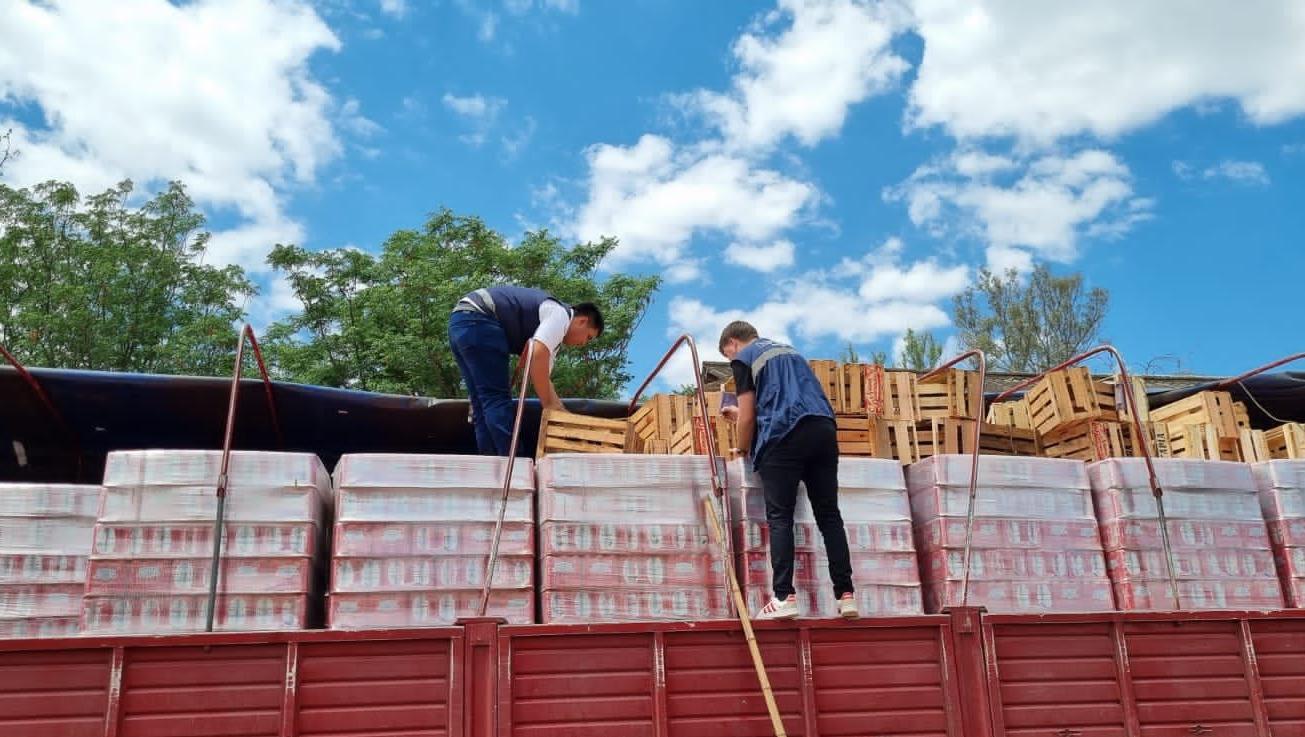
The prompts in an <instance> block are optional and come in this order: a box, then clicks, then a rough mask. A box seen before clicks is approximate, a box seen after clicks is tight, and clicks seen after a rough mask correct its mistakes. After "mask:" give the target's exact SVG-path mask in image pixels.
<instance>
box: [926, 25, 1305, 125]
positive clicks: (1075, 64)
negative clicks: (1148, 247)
mask: <svg viewBox="0 0 1305 737" xmlns="http://www.w3.org/2000/svg"><path fill="white" fill-rule="evenodd" d="M912 5H913V8H914V13H915V19H916V30H917V32H918V33H919V34H920V36H921V37H922V38H923V40H924V55H923V59H922V61H921V64H920V67H919V72H918V75H917V79H916V82H915V84H914V85H913V86H912V88H911V92H910V112H909V115H908V124H909V125H911V126H917V127H927V126H935V125H937V126H942V127H943V128H944V129H945V130H946V131H947V132H948V133H950V134H951V135H953V136H955V137H958V138H962V139H966V138H974V137H982V136H1015V137H1018V138H1020V139H1021V140H1024V141H1029V142H1034V143H1048V142H1052V141H1055V140H1058V139H1060V138H1063V137H1065V136H1071V135H1076V134H1083V133H1087V134H1092V135H1096V136H1103V137H1113V136H1117V135H1120V134H1122V133H1125V132H1128V131H1131V130H1136V129H1138V128H1140V127H1143V126H1145V125H1148V124H1150V123H1153V122H1155V121H1156V120H1158V119H1160V118H1161V117H1163V116H1164V115H1166V114H1168V113H1169V112H1171V111H1173V110H1176V109H1179V108H1184V107H1189V106H1203V107H1208V106H1209V104H1210V103H1212V102H1213V103H1217V102H1218V101H1220V100H1228V101H1231V102H1233V103H1235V104H1236V105H1237V106H1238V107H1239V108H1240V110H1241V112H1242V113H1243V114H1244V115H1245V116H1246V117H1247V118H1249V119H1250V120H1251V121H1252V122H1253V123H1255V124H1259V125H1268V124H1273V123H1278V122H1281V121H1284V120H1287V119H1288V118H1291V117H1294V116H1297V115H1300V114H1302V113H1305V85H1302V84H1301V83H1300V80H1301V79H1302V78H1305V4H1301V3H1297V2H1251V3H1209V4H1205V5H1202V6H1201V9H1200V12H1190V13H1177V14H1176V13H1175V9H1174V7H1173V6H1171V5H1168V4H1165V3H1145V2H1136V1H1135V0H1098V1H1097V2H1091V3H1078V4H1072V3H1071V4H1067V3H1037V2H1033V3H1029V2H1017V1H1015V0H912Z"/></svg>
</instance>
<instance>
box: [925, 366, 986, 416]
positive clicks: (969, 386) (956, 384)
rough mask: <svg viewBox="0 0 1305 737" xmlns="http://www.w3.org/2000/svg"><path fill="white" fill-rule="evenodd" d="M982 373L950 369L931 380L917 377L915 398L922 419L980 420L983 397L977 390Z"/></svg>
mask: <svg viewBox="0 0 1305 737" xmlns="http://www.w3.org/2000/svg"><path fill="white" fill-rule="evenodd" d="M978 381H979V375H978V373H976V372H974V371H962V370H961V369H948V370H946V371H943V372H941V373H940V374H938V375H937V376H934V377H931V378H930V379H929V380H928V381H925V380H923V379H917V380H916V382H915V399H916V406H917V407H918V410H919V414H918V418H919V419H920V420H931V419H955V420H977V419H979V417H980V416H981V415H980V411H979V408H980V406H981V405H982V404H983V397H982V396H981V395H980V393H979V391H977V390H978V388H979V387H978V386H977V385H978Z"/></svg>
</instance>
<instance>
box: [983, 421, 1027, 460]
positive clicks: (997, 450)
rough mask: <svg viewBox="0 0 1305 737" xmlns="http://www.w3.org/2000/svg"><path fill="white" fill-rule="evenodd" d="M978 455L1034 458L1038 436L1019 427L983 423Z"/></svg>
mask: <svg viewBox="0 0 1305 737" xmlns="http://www.w3.org/2000/svg"><path fill="white" fill-rule="evenodd" d="M971 432H972V430H971ZM979 453H980V454H981V455H995V456H1036V455H1038V454H1039V446H1038V434H1037V433H1036V432H1034V431H1033V430H1026V429H1024V428H1021V427H1011V426H1009V425H996V424H993V423H990V422H985V423H983V425H982V426H981V427H980V428H979Z"/></svg>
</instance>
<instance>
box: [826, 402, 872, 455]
mask: <svg viewBox="0 0 1305 737" xmlns="http://www.w3.org/2000/svg"><path fill="white" fill-rule="evenodd" d="M834 424H836V425H837V426H838V454H839V455H841V456H854V457H862V458H869V457H873V456H874V452H875V445H876V443H875V441H873V440H872V439H871V436H872V434H873V432H872V431H873V430H874V429H876V428H873V427H872V423H871V421H870V418H869V417H868V416H867V415H865V414H864V413H862V414H837V415H834Z"/></svg>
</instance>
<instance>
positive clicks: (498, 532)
mask: <svg viewBox="0 0 1305 737" xmlns="http://www.w3.org/2000/svg"><path fill="white" fill-rule="evenodd" d="M522 356H523V357H524V361H525V363H518V366H520V367H521V372H520V373H521V395H520V397H518V399H517V415H516V419H515V420H513V422H512V445H510V446H509V447H508V457H507V467H506V468H505V469H504V472H503V496H502V497H501V498H500V499H499V504H498V520H497V521H495V522H494V537H493V540H492V542H490V546H489V560H487V561H485V580H484V582H483V583H482V584H481V587H480V604H479V605H477V607H476V616H477V617H483V616H485V610H486V609H487V608H488V607H489V589H490V584H491V583H493V581H494V568H495V566H496V565H498V544H499V539H500V537H501V536H502V535H503V517H504V516H505V515H506V514H507V503H508V494H510V493H511V491H512V469H513V468H514V467H515V466H516V460H517V443H518V442H520V438H521V416H522V413H523V411H524V410H525V408H526V390H527V389H528V388H529V386H530V364H531V363H532V362H534V359H535V341H534V340H533V339H532V340H530V341H529V342H528V343H527V345H526V352H525V353H524V354H522Z"/></svg>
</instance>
